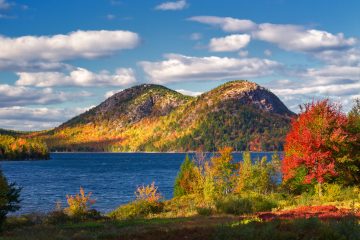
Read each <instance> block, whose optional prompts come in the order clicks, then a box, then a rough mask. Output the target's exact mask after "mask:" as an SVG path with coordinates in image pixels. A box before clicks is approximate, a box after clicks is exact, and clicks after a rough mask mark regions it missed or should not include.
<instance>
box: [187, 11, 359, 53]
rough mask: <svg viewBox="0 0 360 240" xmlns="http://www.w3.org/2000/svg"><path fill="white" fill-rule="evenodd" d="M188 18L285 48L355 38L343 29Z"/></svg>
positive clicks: (346, 43)
mask: <svg viewBox="0 0 360 240" xmlns="http://www.w3.org/2000/svg"><path fill="white" fill-rule="evenodd" d="M189 20H191V21H195V22H200V23H204V24H208V25H211V26H217V27H220V28H221V29H222V30H223V31H225V32H245V33H249V34H251V35H252V37H253V38H254V39H258V40H262V41H266V42H270V43H273V44H276V45H277V46H278V47H280V48H282V49H285V50H288V51H298V52H307V53H314V52H321V51H326V50H339V49H347V48H350V47H352V46H354V45H355V44H356V42H357V40H356V39H355V38H345V37H344V34H343V33H338V34H336V35H334V34H332V33H329V32H326V31H321V30H317V29H307V28H305V27H303V26H299V25H291V24H271V23H262V24H256V23H254V22H252V21H251V20H246V19H236V18H231V17H215V16H195V17H191V18H189Z"/></svg>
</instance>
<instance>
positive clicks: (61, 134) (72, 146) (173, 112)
mask: <svg viewBox="0 0 360 240" xmlns="http://www.w3.org/2000/svg"><path fill="white" fill-rule="evenodd" d="M294 116H295V114H294V113H292V112H291V111H290V110H288V108H287V107H286V106H285V105H284V104H283V103H282V102H281V101H280V99H279V98H278V97H277V96H276V95H274V94H273V93H272V92H270V91H269V90H267V89H265V88H263V87H261V86H259V85H257V84H255V83H252V82H249V81H232V82H228V83H225V84H223V85H221V86H219V87H217V88H215V89H213V90H211V91H209V92H206V93H203V94H202V95H200V96H198V97H189V96H184V95H182V94H180V93H178V92H176V91H173V90H170V89H168V88H166V87H163V86H159V85H153V84H143V85H139V86H135V87H132V88H129V89H126V90H123V91H121V92H119V93H116V94H114V95H113V96H112V97H110V98H108V99H106V100H105V101H104V102H102V103H101V104H100V105H98V106H97V107H94V108H92V109H90V110H89V111H87V112H85V113H83V114H81V115H79V116H77V117H75V118H73V119H71V120H69V121H68V122H66V123H64V124H62V125H61V126H59V127H58V128H55V129H53V130H51V131H48V132H45V133H42V137H43V138H44V139H45V141H47V143H48V144H49V146H50V147H51V148H52V150H61V151H63V150H64V151H76V150H86V151H190V150H197V149H202V150H205V151H212V150H215V149H216V148H217V147H219V146H224V145H227V146H232V147H234V149H236V150H246V149H250V150H281V149H282V145H283V142H284V137H285V135H286V133H287V130H288V128H289V125H290V119H291V117H294Z"/></svg>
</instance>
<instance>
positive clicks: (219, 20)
mask: <svg viewBox="0 0 360 240" xmlns="http://www.w3.org/2000/svg"><path fill="white" fill-rule="evenodd" d="M188 20H190V21H195V22H199V23H204V24H209V25H211V26H215V27H220V28H221V29H222V30H223V31H225V32H246V31H252V30H254V29H256V27H257V25H256V23H254V22H253V21H251V20H247V19H236V18H231V17H215V16H195V17H191V18H189V19H188Z"/></svg>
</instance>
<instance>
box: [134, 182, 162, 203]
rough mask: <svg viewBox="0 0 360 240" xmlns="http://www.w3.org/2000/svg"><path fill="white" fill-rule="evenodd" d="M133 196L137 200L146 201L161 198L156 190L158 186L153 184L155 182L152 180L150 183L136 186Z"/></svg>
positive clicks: (154, 200)
mask: <svg viewBox="0 0 360 240" xmlns="http://www.w3.org/2000/svg"><path fill="white" fill-rule="evenodd" d="M135 196H136V199H137V200H140V201H142V200H143V201H147V202H158V201H159V200H160V199H161V198H162V196H161V194H160V193H159V192H158V187H156V186H155V182H152V183H151V185H147V186H144V185H143V186H140V187H138V188H137V189H136V192H135Z"/></svg>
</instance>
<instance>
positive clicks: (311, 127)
mask: <svg viewBox="0 0 360 240" xmlns="http://www.w3.org/2000/svg"><path fill="white" fill-rule="evenodd" d="M346 124H347V118H346V116H345V115H344V114H343V113H342V112H341V110H340V107H339V106H338V105H335V104H332V103H330V102H329V100H322V101H318V102H313V103H310V104H306V105H305V108H304V109H303V110H302V112H301V113H300V115H299V116H298V117H297V118H295V119H293V121H292V126H291V130H290V132H289V133H288V135H287V136H286V141H285V147H284V150H285V157H284V160H283V162H282V172H283V179H284V181H285V182H286V181H287V180H289V179H292V178H294V177H295V176H296V174H297V171H298V169H299V168H300V167H302V168H305V170H306V175H305V177H304V179H303V181H304V183H311V182H312V181H313V180H316V182H318V183H320V184H321V183H323V182H324V181H325V180H326V179H327V178H329V177H332V176H336V175H337V172H336V162H337V161H336V159H337V158H339V157H340V155H341V150H342V149H343V148H344V147H345V144H346V138H347V133H346V131H345V127H346Z"/></svg>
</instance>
